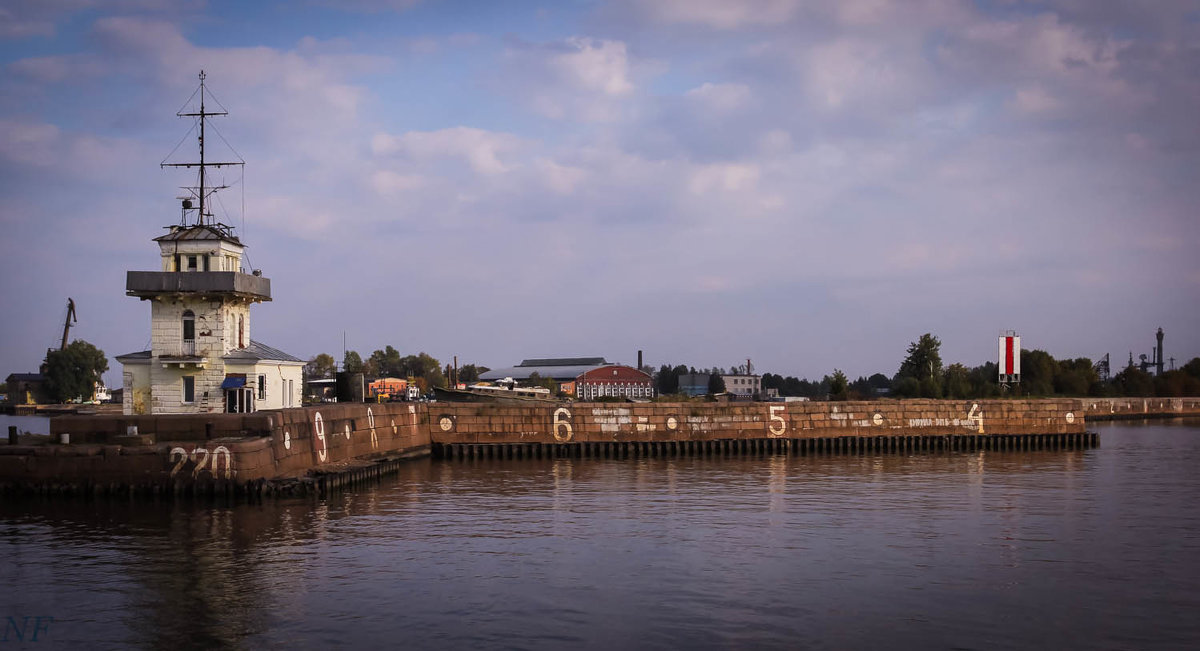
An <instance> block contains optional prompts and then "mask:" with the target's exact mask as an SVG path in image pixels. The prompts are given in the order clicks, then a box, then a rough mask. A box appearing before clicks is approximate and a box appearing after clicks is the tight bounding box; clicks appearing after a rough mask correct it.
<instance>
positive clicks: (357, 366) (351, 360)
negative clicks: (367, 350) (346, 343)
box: [342, 350, 366, 373]
mask: <svg viewBox="0 0 1200 651" xmlns="http://www.w3.org/2000/svg"><path fill="white" fill-rule="evenodd" d="M342 370H343V371H345V372H347V373H362V372H364V371H366V365H365V364H363V361H362V357H360V356H359V354H358V352H356V351H353V350H348V351H346V355H345V357H343V358H342Z"/></svg>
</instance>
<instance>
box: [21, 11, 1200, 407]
mask: <svg viewBox="0 0 1200 651" xmlns="http://www.w3.org/2000/svg"><path fill="white" fill-rule="evenodd" d="M0 66H2V72H0V226H2V227H3V231H2V233H3V234H2V236H0V277H2V278H3V281H2V286H3V288H4V289H3V306H4V309H3V316H2V317H0V375H7V374H8V373H11V372H31V371H36V369H37V367H38V365H39V364H40V362H41V360H42V358H43V357H44V356H45V352H46V349H47V348H52V347H57V346H58V345H59V339H60V338H61V333H62V321H63V318H64V316H65V314H66V300H67V297H71V298H73V299H74V300H75V302H76V305H77V310H78V316H79V322H78V324H77V325H76V326H75V327H74V328H73V329H72V331H71V337H72V339H74V338H82V339H85V340H87V341H89V342H91V343H93V344H95V345H97V346H99V347H100V348H101V349H103V350H104V351H105V352H106V353H107V354H108V356H109V358H110V367H111V370H110V371H109V373H108V374H106V379H107V380H108V382H109V384H110V385H115V386H119V385H120V365H119V364H118V363H117V362H116V361H115V359H112V358H113V357H115V356H116V355H119V354H124V353H129V352H134V351H140V350H146V349H147V348H148V347H149V340H150V318H149V314H150V310H149V306H148V304H147V303H145V302H142V301H139V300H138V299H136V298H133V297H127V296H125V293H124V283H125V273H126V271H128V270H156V269H158V264H159V262H158V250H157V246H156V245H155V243H154V242H152V241H151V240H152V238H154V237H157V236H158V235H160V234H162V233H163V232H164V231H163V227H165V226H168V225H170V224H173V223H177V222H178V221H179V218H180V208H179V201H178V200H177V199H176V197H177V196H179V194H180V192H181V190H180V187H181V186H186V185H189V184H193V183H194V178H193V177H192V176H191V175H190V174H189V173H188V172H187V171H184V170H179V169H169V168H168V169H161V168H160V163H161V162H162V161H164V160H169V161H182V160H188V159H190V158H192V157H194V155H195V140H194V134H192V135H189V130H190V129H191V128H192V123H191V122H190V121H189V120H190V119H188V118H179V117H176V115H175V113H176V112H177V111H179V110H180V109H181V107H183V106H185V105H186V104H187V103H188V101H189V98H190V97H191V96H192V93H193V91H195V89H196V87H197V84H198V74H199V72H200V71H201V70H204V71H205V73H206V74H207V81H206V85H207V88H208V90H209V91H210V92H211V94H212V95H211V96H213V97H215V98H216V99H217V101H219V103H220V106H222V107H224V108H225V109H226V110H227V111H228V113H229V115H228V116H223V117H217V118H213V119H212V124H213V125H214V126H215V127H216V129H217V130H218V132H219V135H220V138H219V139H218V138H213V137H212V136H211V134H210V136H209V139H208V142H209V145H210V150H209V151H210V154H209V155H210V156H229V155H236V156H240V157H241V158H243V159H244V160H245V161H246V165H245V167H244V168H240V169H239V168H226V169H224V170H223V171H221V172H220V173H218V180H221V181H223V182H224V183H226V184H228V185H230V186H231V187H230V188H229V189H227V190H225V191H223V192H221V193H220V194H219V195H218V196H219V197H220V199H219V201H218V202H217V203H216V211H215V212H216V216H217V218H218V219H219V220H220V221H222V222H224V223H227V224H231V225H233V226H235V227H236V229H237V230H236V232H237V234H238V235H239V237H241V239H242V241H243V242H244V243H246V244H247V246H248V248H247V255H248V262H249V264H250V266H251V267H253V268H255V269H261V270H262V271H263V274H264V275H265V276H267V277H269V278H270V279H271V281H272V291H273V301H271V302H268V303H262V304H259V305H257V306H255V307H254V308H253V311H252V315H253V324H252V336H253V337H254V338H255V339H256V340H258V341H262V342H264V343H266V344H268V345H271V346H274V347H276V348H279V349H282V350H284V351H286V352H288V353H291V354H292V355H295V356H297V357H301V358H304V359H308V358H311V357H312V356H314V355H316V354H318V353H322V352H325V353H330V354H332V355H334V357H336V358H339V359H340V357H341V354H342V347H343V338H344V340H345V342H346V345H347V347H348V348H349V349H351V350H357V351H358V352H359V353H360V354H362V356H363V357H364V358H365V357H367V356H368V355H369V354H370V353H371V351H373V350H376V349H381V348H383V347H384V346H386V345H392V346H394V347H395V348H397V349H398V350H400V351H401V352H402V353H405V354H407V353H416V352H419V351H424V352H427V353H429V354H431V355H433V356H434V357H437V358H439V359H440V360H442V361H443V363H445V362H448V361H450V360H451V358H452V357H453V356H455V355H457V357H458V361H459V363H460V364H465V363H476V364H482V365H486V366H489V367H492V368H497V367H504V366H509V365H512V364H515V363H517V362H519V361H520V360H522V359H524V358H534V357H567V356H603V357H606V358H608V360H609V361H618V362H624V363H633V362H635V361H636V357H637V351H638V350H642V351H644V355H645V361H646V363H648V364H651V365H654V366H655V367H657V366H659V365H661V364H664V363H669V364H672V365H674V364H686V365H689V366H695V367H698V368H702V367H709V366H721V367H729V366H732V365H736V364H740V363H744V361H745V360H746V359H752V360H753V363H754V367H755V369H756V370H757V371H759V372H768V371H769V372H774V373H780V374H783V375H796V376H798V377H807V378H812V379H818V378H820V377H821V376H823V375H825V374H829V373H831V372H832V371H833V370H834V369H835V368H837V369H841V370H843V371H845V372H846V373H847V374H848V375H849V376H850V377H852V378H853V377H857V376H860V375H870V374H872V373H875V372H882V373H884V374H886V375H889V376H890V375H892V374H893V373H895V372H896V370H897V369H898V368H899V365H900V362H901V361H902V359H903V358H904V355H905V349H906V348H907V346H908V345H909V343H910V342H913V341H915V340H916V339H918V338H919V337H920V336H921V334H923V333H926V332H930V333H933V334H934V335H936V336H938V337H939V338H940V340H941V342H942V358H943V360H944V361H945V362H946V363H952V362H961V363H964V364H967V365H968V366H974V365H978V364H981V363H984V362H986V361H989V360H994V358H995V355H996V351H997V345H996V337H997V335H999V334H1000V332H1001V331H1003V330H1015V331H1017V332H1018V333H1019V334H1020V335H1021V336H1022V344H1023V346H1024V347H1025V348H1028V349H1035V348H1036V349H1042V350H1045V351H1047V352H1049V353H1050V354H1052V355H1053V356H1055V357H1057V358H1074V357H1090V358H1092V359H1098V358H1100V357H1102V356H1103V355H1105V354H1111V356H1112V362H1113V366H1114V368H1119V367H1121V366H1123V365H1124V362H1125V361H1126V360H1127V358H1128V355H1129V354H1130V353H1131V352H1132V353H1133V354H1134V356H1135V357H1136V356H1137V355H1140V354H1147V355H1149V354H1150V353H1151V348H1152V346H1153V344H1154V333H1155V331H1156V330H1157V329H1158V328H1159V327H1161V328H1163V330H1164V331H1165V333H1166V336H1165V350H1166V355H1165V356H1166V357H1174V358H1175V359H1176V365H1177V366H1179V365H1182V364H1183V363H1184V362H1186V361H1187V360H1188V359H1190V358H1192V357H1195V356H1197V355H1200V255H1197V251H1200V219H1198V215H1197V209H1198V208H1197V207H1198V206H1200V119H1198V118H1197V116H1200V2H1195V1H1186V2H1184V1H1172V0H1157V1H1155V2H1142V3H1133V2H1130V3H1119V2H1095V1H1093V0H1057V1H1028V2H1027V1H1021V0H1008V1H1006V0H991V1H979V2H963V1H950V0H906V1H903V2H899V1H897V2H892V1H889V0H840V1H839V2H811V1H809V2H805V1H801V0H742V1H740V2H735V1H730V0H613V1H611V2H601V1H590V0H588V1H584V0H574V1H572V0H559V1H554V2H521V1H515V2H500V1H497V2H482V1H481V2H455V1H450V0H446V1H438V0H343V1H335V0H328V1H320V0H311V1H307V2H306V1H303V0H300V1H295V2H223V1H217V0H213V1H209V2H205V1H202V0H108V1H99V0H3V1H0ZM177 145H178V149H176V146H177ZM210 160H211V158H210Z"/></svg>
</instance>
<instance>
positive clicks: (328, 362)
mask: <svg viewBox="0 0 1200 651" xmlns="http://www.w3.org/2000/svg"><path fill="white" fill-rule="evenodd" d="M336 371H337V362H336V361H334V359H333V355H328V354H326V353H320V354H318V355H317V356H316V357H314V358H312V359H310V360H308V364H306V365H305V366H304V373H305V375H307V376H308V377H309V378H310V379H314V380H315V379H318V378H331V377H333V374H334V372H336Z"/></svg>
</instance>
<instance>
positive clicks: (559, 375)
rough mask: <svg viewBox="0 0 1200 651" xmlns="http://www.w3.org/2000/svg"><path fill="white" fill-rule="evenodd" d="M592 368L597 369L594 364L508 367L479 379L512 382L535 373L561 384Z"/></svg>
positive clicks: (482, 375) (484, 374)
mask: <svg viewBox="0 0 1200 651" xmlns="http://www.w3.org/2000/svg"><path fill="white" fill-rule="evenodd" d="M526 361H531V360H526ZM594 368H598V366H597V365H594V364H586V365H574V366H524V365H522V366H510V367H509V368H498V369H494V370H491V371H488V372H487V373H482V374H480V376H479V379H480V380H484V381H491V380H503V379H504V378H506V377H510V378H512V379H514V380H528V379H529V376H531V375H533V374H534V373H537V374H538V377H543V378H546V377H548V378H553V379H554V380H555V381H558V382H563V381H569V380H574V379H575V378H577V377H579V376H580V375H583V374H584V373H586V372H588V371H590V370H592V369H594Z"/></svg>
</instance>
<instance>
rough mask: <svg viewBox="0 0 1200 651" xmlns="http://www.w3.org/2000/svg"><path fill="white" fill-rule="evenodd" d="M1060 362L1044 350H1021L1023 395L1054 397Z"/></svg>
mask: <svg viewBox="0 0 1200 651" xmlns="http://www.w3.org/2000/svg"><path fill="white" fill-rule="evenodd" d="M1057 370H1058V362H1057V361H1055V359H1054V358H1053V357H1051V356H1050V353H1047V352H1046V351H1044V350H1024V349H1022V350H1021V387H1020V389H1021V393H1022V394H1023V395H1027V396H1049V395H1054V374H1055V372H1056V371H1057Z"/></svg>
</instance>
